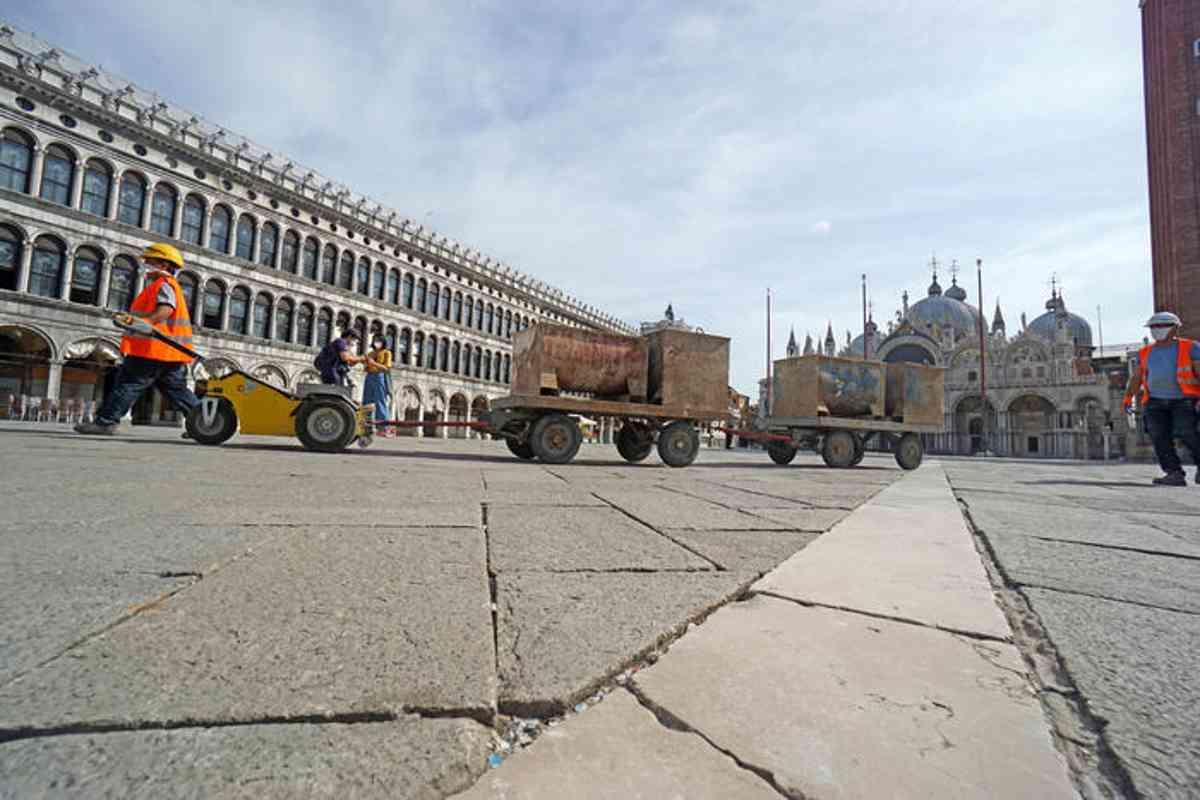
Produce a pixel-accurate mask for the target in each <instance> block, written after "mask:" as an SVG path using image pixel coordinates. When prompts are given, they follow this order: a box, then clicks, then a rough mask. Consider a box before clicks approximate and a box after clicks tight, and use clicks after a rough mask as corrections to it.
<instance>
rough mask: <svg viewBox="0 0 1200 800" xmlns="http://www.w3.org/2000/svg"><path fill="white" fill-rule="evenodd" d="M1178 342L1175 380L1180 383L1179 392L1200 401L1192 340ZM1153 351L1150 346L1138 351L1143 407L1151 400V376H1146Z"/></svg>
mask: <svg viewBox="0 0 1200 800" xmlns="http://www.w3.org/2000/svg"><path fill="white" fill-rule="evenodd" d="M1176 341H1177V342H1178V344H1179V349H1178V354H1177V356H1176V358H1175V380H1177V381H1178V382H1179V390H1180V391H1181V392H1183V396H1184V397H1192V398H1196V399H1200V375H1197V374H1196V368H1195V365H1194V364H1193V363H1192V340H1191V339H1184V338H1182V337H1181V338H1179V339H1177V340H1176ZM1153 349H1154V345H1152V344H1148V345H1146V346H1145V347H1143V348H1142V349H1141V350H1139V351H1138V365H1139V369H1140V370H1141V372H1142V393H1141V397H1140V400H1141V403H1142V406H1143V407H1144V406H1145V405H1146V401H1147V400H1149V399H1150V383H1149V377H1150V376H1149V375H1148V374H1146V362H1147V361H1149V360H1150V351H1151V350H1153Z"/></svg>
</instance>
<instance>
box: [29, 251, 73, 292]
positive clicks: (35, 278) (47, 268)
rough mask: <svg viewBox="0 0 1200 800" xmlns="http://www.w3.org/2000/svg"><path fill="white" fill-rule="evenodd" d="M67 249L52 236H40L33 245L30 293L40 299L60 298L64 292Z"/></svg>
mask: <svg viewBox="0 0 1200 800" xmlns="http://www.w3.org/2000/svg"><path fill="white" fill-rule="evenodd" d="M66 257H67V256H66V248H65V247H63V243H62V242H60V241H59V240H58V239H55V238H54V237H52V236H39V237H38V238H37V241H35V242H34V243H33V263H32V265H31V268H30V274H29V293H30V294H35V295H37V296H38V297H58V296H59V295H60V294H61V292H62V275H63V266H64V265H65V264H66Z"/></svg>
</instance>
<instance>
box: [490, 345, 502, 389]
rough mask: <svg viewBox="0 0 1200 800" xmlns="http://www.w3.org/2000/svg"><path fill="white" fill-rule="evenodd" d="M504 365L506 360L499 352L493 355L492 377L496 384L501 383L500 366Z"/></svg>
mask: <svg viewBox="0 0 1200 800" xmlns="http://www.w3.org/2000/svg"><path fill="white" fill-rule="evenodd" d="M503 363H504V360H503V358H502V357H501V354H500V353H498V352H497V353H494V354H493V355H492V377H493V378H495V380H496V383H500V366H501V364H503Z"/></svg>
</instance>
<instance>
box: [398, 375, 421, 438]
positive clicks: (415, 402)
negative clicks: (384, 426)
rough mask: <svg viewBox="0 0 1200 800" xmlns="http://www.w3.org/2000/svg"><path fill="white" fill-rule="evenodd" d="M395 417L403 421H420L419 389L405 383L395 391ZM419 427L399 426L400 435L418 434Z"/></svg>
mask: <svg viewBox="0 0 1200 800" xmlns="http://www.w3.org/2000/svg"><path fill="white" fill-rule="evenodd" d="M395 407H396V409H397V413H396V417H397V418H398V419H402V420H404V421H405V422H420V421H421V390H420V389H418V388H417V387H416V386H412V385H411V384H410V385H406V386H402V387H400V389H399V391H397V392H396V406H395ZM419 431H420V428H415V427H414V428H400V429H399V432H400V435H401V436H418V435H420V434H419Z"/></svg>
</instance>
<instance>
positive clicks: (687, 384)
mask: <svg viewBox="0 0 1200 800" xmlns="http://www.w3.org/2000/svg"><path fill="white" fill-rule="evenodd" d="M643 339H644V340H645V341H646V345H647V347H646V349H647V351H648V353H649V370H648V380H647V398H646V399H647V401H648V402H650V403H654V404H657V405H662V406H663V407H664V408H672V409H678V410H680V412H681V413H680V416H714V417H724V416H725V415H726V414H727V413H728V409H729V339H727V338H726V337H724V336H712V335H709V334H706V333H698V332H695V331H687V330H673V329H670V328H667V329H663V330H658V331H653V332H651V333H648V334H646V335H645V336H644V337H643Z"/></svg>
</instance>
